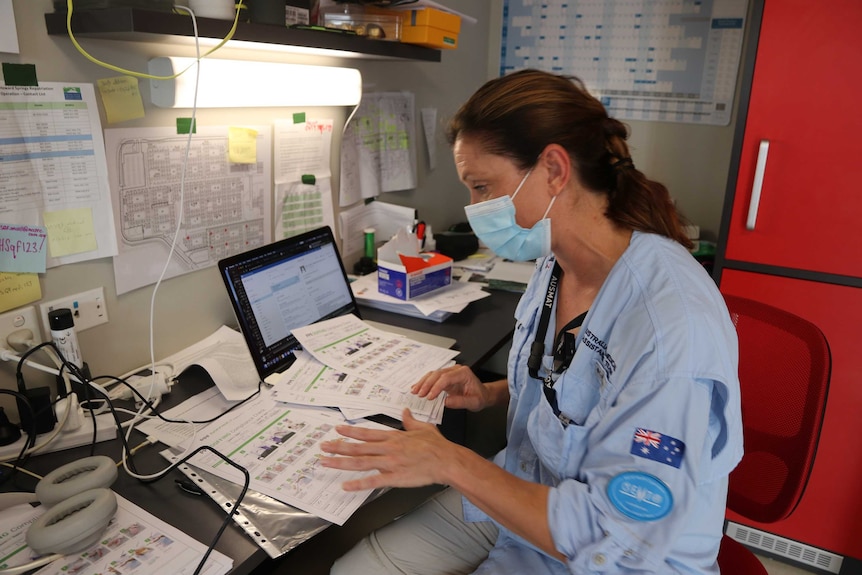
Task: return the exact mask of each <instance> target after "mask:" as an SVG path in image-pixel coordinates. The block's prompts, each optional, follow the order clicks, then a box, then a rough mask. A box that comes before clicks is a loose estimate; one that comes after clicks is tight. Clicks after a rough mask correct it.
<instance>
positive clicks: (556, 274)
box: [527, 262, 587, 425]
mask: <svg viewBox="0 0 862 575" xmlns="http://www.w3.org/2000/svg"><path fill="white" fill-rule="evenodd" d="M562 275H563V270H562V268H560V264H559V263H557V262H554V269H553V270H551V279H550V280H549V281H548V289H547V291H546V292H545V301H544V302H542V312H541V314H540V315H539V325H538V327H537V329H536V338H535V339H534V340H533V343H532V344H531V345H530V357H529V359H527V370H528V371H529V373H530V377H532V378H534V379H541V380H542V391H543V392H544V394H545V399H547V400H548V403H549V404H550V406H551V409H552V410H553V411H554V415H556V416H557V418H559V419H560V421H562V422H563V424H564V425H568V424H569V419H568V417H566V416H564V415H562V414H561V413H560V408H559V407H558V405H557V392H556V391H555V390H554V384H555V383H556V382H557V378H558V377H559V376H560V375H561V374H562V373H563V372H564V371H566V369H568V367H569V364H571V363H572V359H574V356H575V347H576V345H575V344H576V338H575V336H574V335H572V334H571V333H569V330H572V329H575V328H578V327H581V324H582V323H583V322H584V318H585V317H587V312H584V313H582V314H580V315H579V316H577V317H576V318H574V319H573V320H572V321H570V322H569V323H567V324H566V325H565V326H563V328H562V329H561V330H559V332H557V337H556V338H555V339H554V367H553V370H552V371H551V372H550V373H549V374H548V375H546V376H545V377H544V378H542V377H540V376H539V368H540V367H542V358H543V357H544V355H545V336H546V335H547V334H548V324H549V323H550V321H551V310H552V309H553V307H554V299H555V298H556V297H557V289H558V288H559V283H560V276H562Z"/></svg>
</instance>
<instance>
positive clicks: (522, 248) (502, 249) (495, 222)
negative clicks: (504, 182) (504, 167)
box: [464, 170, 557, 262]
mask: <svg viewBox="0 0 862 575" xmlns="http://www.w3.org/2000/svg"><path fill="white" fill-rule="evenodd" d="M530 173H532V170H530V171H529V172H527V174H526V175H525V176H524V178H523V179H522V180H521V183H520V184H518V187H517V188H516V189H515V193H514V194H512V196H511V197H509V196H501V197H499V198H494V199H493V200H488V201H486V202H479V203H478V204H473V205H470V206H466V207H465V208H464V212H465V213H466V214H467V220H468V221H469V222H470V227H472V228H473V232H474V233H475V234H476V235H477V236H478V237H479V239H480V240H482V242H484V244H485V245H486V246H488V247H489V248H490V249H491V251H493V252H494V253H495V254H497V255H498V256H500V257H501V258H505V259H508V260H512V261H516V262H525V261H529V260H534V259H536V258H541V257H544V256H547V255H550V253H551V220H549V219H547V218H548V212H550V211H551V206H553V205H554V200H556V199H557V197H556V196H554V197H553V198H551V203H550V204H548V209H547V210H545V215H544V216H542V219H541V220H539V221H538V222H536V223H535V225H533V227H532V228H530V229H529V230H528V229H526V228H522V227H521V226H519V225H518V223H517V222H516V221H515V204H514V203H513V202H512V200H513V199H514V198H515V196H517V195H518V192H520V191H521V187H522V186H523V185H524V182H526V181H527V178H528V177H529V176H530Z"/></svg>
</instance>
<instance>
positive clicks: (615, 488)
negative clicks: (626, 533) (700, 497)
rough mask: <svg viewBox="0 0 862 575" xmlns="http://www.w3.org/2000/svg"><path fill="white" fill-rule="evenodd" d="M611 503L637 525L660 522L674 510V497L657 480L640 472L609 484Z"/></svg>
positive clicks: (624, 475)
mask: <svg viewBox="0 0 862 575" xmlns="http://www.w3.org/2000/svg"><path fill="white" fill-rule="evenodd" d="M608 499H610V501H611V504H612V505H613V506H614V507H616V508H617V510H618V511H619V512H620V513H622V514H623V515H625V516H626V517H629V518H631V519H634V520H635V521H655V520H656V519H661V518H662V517H664V516H665V515H667V514H668V513H670V510H671V509H672V508H673V495H671V492H670V489H669V488H668V486H667V485H665V484H664V483H663V482H662V481H661V480H660V479H659V478H658V477H655V476H653V475H650V474H649V473H643V472H640V471H626V472H624V473H620V474H619V475H617V476H616V477H614V478H613V479H611V480H610V482H609V483H608Z"/></svg>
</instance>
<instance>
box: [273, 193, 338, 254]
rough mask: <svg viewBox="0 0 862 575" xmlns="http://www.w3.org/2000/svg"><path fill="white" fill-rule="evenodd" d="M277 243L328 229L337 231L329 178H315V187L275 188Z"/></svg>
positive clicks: (274, 208) (274, 211)
mask: <svg viewBox="0 0 862 575" xmlns="http://www.w3.org/2000/svg"><path fill="white" fill-rule="evenodd" d="M273 216H274V217H275V226H274V230H275V233H274V234H273V235H274V239H276V240H278V239H282V238H289V237H292V236H295V235H298V234H301V233H303V232H307V231H310V230H314V229H317V228H319V227H322V226H329V227H330V228H332V229H333V230H334V229H335V210H334V209H333V207H332V188H331V182H330V179H329V178H316V180H315V182H314V183H313V184H304V183H302V182H301V181H294V182H284V183H276V184H275V205H274V207H273Z"/></svg>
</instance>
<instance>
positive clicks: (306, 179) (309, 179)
mask: <svg viewBox="0 0 862 575" xmlns="http://www.w3.org/2000/svg"><path fill="white" fill-rule="evenodd" d="M316 181H317V179H316V178H315V177H314V176H313V175H312V174H303V175H302V183H303V184H312V185H313V184H314V182H316Z"/></svg>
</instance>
